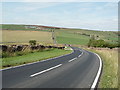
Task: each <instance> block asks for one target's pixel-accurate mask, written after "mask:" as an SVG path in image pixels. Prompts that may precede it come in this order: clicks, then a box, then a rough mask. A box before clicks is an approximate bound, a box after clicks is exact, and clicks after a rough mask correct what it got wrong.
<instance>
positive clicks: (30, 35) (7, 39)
mask: <svg viewBox="0 0 120 90" xmlns="http://www.w3.org/2000/svg"><path fill="white" fill-rule="evenodd" d="M51 37H52V33H50V32H43V31H13V30H3V31H2V40H3V41H2V43H6V44H9V43H28V42H29V40H36V41H37V42H39V43H43V44H47V43H48V44H50V43H53V40H52V38H51Z"/></svg>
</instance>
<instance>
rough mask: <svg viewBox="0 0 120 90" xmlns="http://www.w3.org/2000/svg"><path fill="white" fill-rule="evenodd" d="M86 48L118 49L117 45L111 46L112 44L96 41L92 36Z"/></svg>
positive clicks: (119, 45)
mask: <svg viewBox="0 0 120 90" xmlns="http://www.w3.org/2000/svg"><path fill="white" fill-rule="evenodd" d="M88 47H101V48H106V47H107V48H110V49H112V48H115V47H120V44H119V43H116V44H112V43H108V42H106V41H104V40H102V39H100V40H96V39H95V37H94V36H92V37H91V39H90V40H89V43H88Z"/></svg>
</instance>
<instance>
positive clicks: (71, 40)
mask: <svg viewBox="0 0 120 90" xmlns="http://www.w3.org/2000/svg"><path fill="white" fill-rule="evenodd" d="M2 29H3V30H25V31H27V30H28V31H29V30H32V31H45V32H51V31H52V30H54V31H55V36H56V41H57V43H60V44H77V45H87V43H88V42H89V39H90V38H91V36H93V35H94V36H95V38H96V39H103V40H105V41H107V42H109V43H118V36H120V33H119V32H117V31H116V32H113V31H94V30H85V29H68V28H60V27H51V26H42V25H12V24H3V25H2Z"/></svg>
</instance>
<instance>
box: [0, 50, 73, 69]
mask: <svg viewBox="0 0 120 90" xmlns="http://www.w3.org/2000/svg"><path fill="white" fill-rule="evenodd" d="M71 49H72V48H71ZM72 50H73V49H72ZM72 53H74V50H73V51H72V52H71V53H70V54H72ZM70 54H65V55H61V56H58V57H54V58H49V59H46V60H41V61H37V62H32V63H27V64H22V65H18V66H13V67H9V68H5V69H0V71H3V70H8V69H13V68H19V67H22V66H26V65H32V64H36V63H40V62H45V61H49V60H52V59H56V58H60V57H63V56H67V55H70Z"/></svg>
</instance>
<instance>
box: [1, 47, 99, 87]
mask: <svg viewBox="0 0 120 90" xmlns="http://www.w3.org/2000/svg"><path fill="white" fill-rule="evenodd" d="M73 49H74V52H73V53H71V54H69V55H65V56H62V57H58V58H54V59H50V60H47V61H43V62H38V63H34V64H29V65H25V66H21V67H17V68H12V69H7V70H3V71H2V76H3V77H2V87H3V88H90V87H91V86H92V84H93V82H94V80H95V77H96V75H97V72H98V69H99V66H100V60H99V58H98V56H97V55H95V54H93V53H91V52H88V51H85V50H81V49H79V48H75V47H73Z"/></svg>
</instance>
